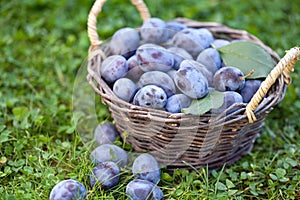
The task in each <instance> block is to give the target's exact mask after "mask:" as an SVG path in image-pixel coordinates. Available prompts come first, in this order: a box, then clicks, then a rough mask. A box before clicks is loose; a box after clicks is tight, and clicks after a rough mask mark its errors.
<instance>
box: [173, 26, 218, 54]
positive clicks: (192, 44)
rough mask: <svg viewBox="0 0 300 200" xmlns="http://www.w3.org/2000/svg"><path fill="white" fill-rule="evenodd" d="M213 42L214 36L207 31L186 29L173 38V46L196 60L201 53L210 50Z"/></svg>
mask: <svg viewBox="0 0 300 200" xmlns="http://www.w3.org/2000/svg"><path fill="white" fill-rule="evenodd" d="M212 41H213V36H212V34H211V33H210V32H209V31H208V30H207V29H194V28H186V29H183V30H181V31H179V32H177V33H176V34H175V35H174V37H173V38H172V41H171V43H172V45H173V46H175V47H180V48H183V49H185V50H186V51H187V52H189V53H190V54H191V55H192V56H193V58H196V57H197V56H198V55H199V53H200V52H201V51H203V50H204V49H206V48H208V47H209V46H210V43H211V42H212Z"/></svg>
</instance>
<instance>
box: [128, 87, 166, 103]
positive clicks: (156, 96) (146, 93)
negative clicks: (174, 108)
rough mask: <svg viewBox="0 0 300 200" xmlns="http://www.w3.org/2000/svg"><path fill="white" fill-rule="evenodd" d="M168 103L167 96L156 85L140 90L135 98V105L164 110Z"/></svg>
mask: <svg viewBox="0 0 300 200" xmlns="http://www.w3.org/2000/svg"><path fill="white" fill-rule="evenodd" d="M166 103H167V94H166V92H165V91H164V89H162V88H161V87H158V86H156V85H146V86H144V87H142V88H141V89H139V90H138V91H137V93H136V94H135V96H134V98H133V104H134V105H138V106H142V107H147V108H154V109H163V108H164V107H165V105H166Z"/></svg>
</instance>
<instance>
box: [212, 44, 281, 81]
mask: <svg viewBox="0 0 300 200" xmlns="http://www.w3.org/2000/svg"><path fill="white" fill-rule="evenodd" d="M217 50H218V51H219V53H220V54H221V57H222V59H223V62H224V63H225V65H226V66H232V67H236V68H238V69H240V70H241V71H242V72H243V73H244V74H245V75H246V74H248V73H249V72H250V71H251V70H254V73H253V74H252V75H251V76H249V77H247V78H249V79H255V78H264V77H266V76H267V75H268V74H269V73H270V71H271V70H272V69H273V67H274V65H275V62H274V60H273V59H272V57H271V56H270V54H268V53H267V52H266V51H265V50H264V49H263V48H262V47H261V46H259V45H258V44H256V43H253V42H245V41H241V42H234V43H231V44H228V45H226V46H223V47H220V48H217Z"/></svg>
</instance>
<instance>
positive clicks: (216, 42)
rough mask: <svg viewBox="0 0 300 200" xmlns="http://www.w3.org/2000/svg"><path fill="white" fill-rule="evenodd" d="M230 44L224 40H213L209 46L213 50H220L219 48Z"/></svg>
mask: <svg viewBox="0 0 300 200" xmlns="http://www.w3.org/2000/svg"><path fill="white" fill-rule="evenodd" d="M228 44H230V42H229V41H228V40H224V39H215V40H214V41H213V42H212V43H211V44H210V45H211V46H212V47H213V48H220V47H223V46H226V45H228Z"/></svg>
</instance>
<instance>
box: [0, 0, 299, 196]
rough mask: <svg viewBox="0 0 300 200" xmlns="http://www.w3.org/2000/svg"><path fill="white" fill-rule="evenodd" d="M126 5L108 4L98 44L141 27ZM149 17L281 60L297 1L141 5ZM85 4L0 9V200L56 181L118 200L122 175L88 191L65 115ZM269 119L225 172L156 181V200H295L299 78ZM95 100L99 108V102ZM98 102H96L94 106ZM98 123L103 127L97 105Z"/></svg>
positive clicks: (295, 29) (150, 0)
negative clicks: (184, 23) (227, 32)
mask: <svg viewBox="0 0 300 200" xmlns="http://www.w3.org/2000/svg"><path fill="white" fill-rule="evenodd" d="M129 2H130V1H129V0H128V1H123V0H109V1H107V3H106V4H105V6H104V8H103V11H102V13H101V14H100V15H99V18H98V19H99V22H98V30H99V31H98V32H99V35H100V37H101V39H104V40H105V39H107V38H109V37H110V36H111V35H112V34H113V32H114V31H116V30H117V29H119V28H121V27H124V26H130V27H139V26H140V25H141V23H142V21H141V19H140V17H139V15H138V13H137V11H136V9H135V8H134V7H133V6H132V5H130V3H129ZM145 2H146V4H147V5H148V6H149V10H150V12H151V14H152V16H154V17H160V18H162V19H164V20H170V19H173V18H176V17H186V18H189V19H193V20H197V21H215V22H219V23H222V24H225V25H228V26H230V27H232V28H236V29H242V30H246V31H248V32H249V33H251V34H253V35H256V36H257V37H258V38H260V39H261V40H262V41H263V42H264V43H265V44H267V45H269V46H270V47H271V48H272V49H273V50H274V51H276V52H277V53H278V54H279V55H280V56H283V55H284V52H285V50H288V49H290V48H291V47H294V46H297V45H298V46H299V42H300V38H299V35H300V31H299V27H300V15H299V12H300V2H299V1H298V0H292V1H288V2H286V1H283V0H273V1H260V0H252V1H238V0H227V1H222V0H201V1H198V0H185V1H182V0H173V1H167V0H145ZM92 4H93V1H91V0H86V1H79V0H73V1H72V0H59V1H51V0H22V1H17V0H11V1H0V30H1V31H0V199H47V198H48V196H49V193H50V190H51V188H52V187H53V186H54V185H55V183H57V182H58V181H59V180H63V179H65V178H75V179H77V180H79V181H81V182H83V183H84V184H85V185H86V186H87V188H88V190H89V195H88V199H126V196H125V194H124V191H125V186H126V183H127V182H129V181H130V180H131V179H132V176H131V174H130V173H129V170H127V171H126V170H125V171H124V172H123V175H122V181H121V183H120V184H119V185H118V187H117V188H116V189H115V190H113V191H108V192H103V191H97V190H93V189H91V188H89V187H88V178H87V177H88V174H89V170H90V169H91V167H92V166H91V164H90V163H89V152H88V151H87V148H86V146H84V145H83V142H82V141H81V138H80V137H79V136H78V134H77V132H76V130H75V125H76V119H74V117H73V113H72V92H73V86H74V81H75V77H76V72H77V70H78V69H79V68H80V66H81V65H82V64H84V61H85V59H86V57H87V52H88V47H89V41H88V37H87V33H86V21H87V15H88V12H89V9H90V8H91V6H92ZM299 67H300V65H299V63H298V64H297V65H296V67H295V71H294V72H293V73H292V78H293V83H292V85H291V86H290V87H289V88H288V90H287V93H286V97H285V99H284V100H283V101H282V102H281V103H280V104H279V105H278V106H277V107H276V108H275V109H274V111H272V112H271V113H270V115H269V116H268V118H267V121H266V125H265V126H264V128H263V130H262V136H261V137H260V138H258V139H257V141H256V143H255V145H254V149H253V150H252V152H251V153H250V154H249V155H246V156H244V157H243V158H242V159H241V160H239V161H238V162H237V163H236V164H234V165H232V166H231V167H229V168H227V169H225V170H221V171H213V172H211V173H208V172H207V170H205V169H199V171H197V172H187V171H185V170H179V171H176V172H175V173H174V174H173V175H169V174H167V173H164V174H163V177H162V181H161V182H160V183H159V186H160V187H162V189H163V191H164V194H165V199H195V198H200V199H299V198H300V196H299V194H300V172H299V171H300V170H299V169H300V163H299V160H300V145H299V140H300V136H299V130H300V125H299V110H300V100H299V99H300V98H299V96H300V91H299V90H300V79H299V78H300V77H299V75H300V70H299ZM98 100H99V99H98ZM99 102H100V101H99ZM97 110H98V113H99V116H98V118H99V121H102V120H105V119H107V120H111V119H110V115H109V113H107V108H106V107H105V106H103V105H101V104H100V103H99V105H97Z"/></svg>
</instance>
